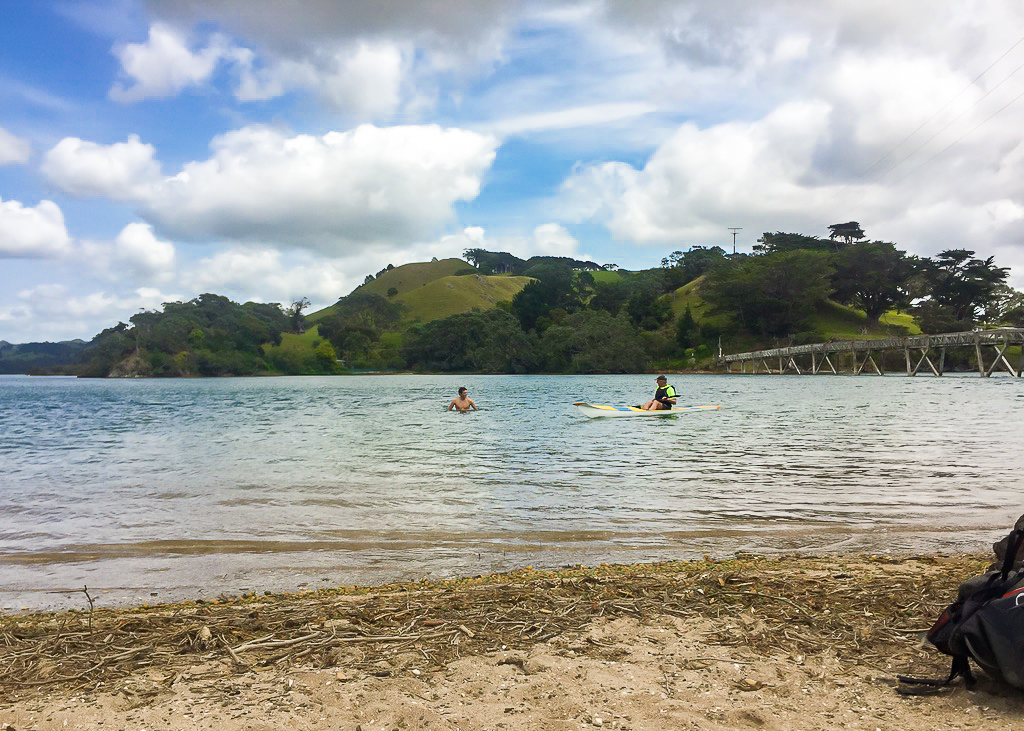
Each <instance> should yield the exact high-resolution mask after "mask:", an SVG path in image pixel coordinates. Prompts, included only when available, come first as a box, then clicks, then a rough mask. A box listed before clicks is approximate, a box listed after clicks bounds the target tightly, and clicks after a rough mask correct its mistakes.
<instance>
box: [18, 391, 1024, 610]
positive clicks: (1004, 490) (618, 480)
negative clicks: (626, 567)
mask: <svg viewBox="0 0 1024 731" xmlns="http://www.w3.org/2000/svg"><path fill="white" fill-rule="evenodd" d="M671 382H672V383H673V384H674V385H675V386H676V388H677V390H679V391H680V392H681V394H682V397H681V398H680V403H681V404H684V403H721V404H722V407H723V408H722V410H721V411H710V412H703V413H692V414H687V415H680V416H677V417H669V418H658V419H594V420H591V419H586V418H584V417H583V416H581V415H579V414H578V413H577V412H576V411H575V410H574V409H573V408H572V407H571V403H572V402H573V401H575V400H581V399H586V400H589V401H597V402H611V403H637V402H639V401H641V400H642V399H644V398H645V397H649V395H650V394H651V393H653V390H654V377H653V376H651V375H643V376H589V377H570V376H518V377H517V376H462V377H448V376H357V377H344V378H337V377H336V378H252V379H248V378H237V379H210V380H102V381H100V380H77V379H50V378H27V377H0V480H2V483H0V516H2V517H0V608H5V609H20V608H22V607H34V608H42V607H65V606H68V607H78V606H81V605H82V604H83V601H84V599H83V595H82V594H81V592H79V593H77V594H75V593H74V591H75V590H80V589H81V588H82V587H83V586H88V587H89V592H90V594H91V595H92V596H93V597H94V598H96V599H97V601H98V603H99V604H101V605H112V604H125V603H133V602H142V601H158V600H171V599H176V598H182V597H199V596H205V597H211V596H218V595H220V594H222V593H226V594H236V593H239V592H241V591H246V590H266V589H274V590H283V589H295V588H299V587H310V588H316V587H320V586H331V585H336V584H353V583H360V584H362V583H379V582H385V581H393V580H406V579H416V578H423V577H440V576H454V575H471V574H477V573H482V572H486V571H496V570H504V569H510V568H515V567H521V566H524V565H533V566H535V567H554V566H561V565H565V564H575V563H584V564H594V563H600V562H605V561H607V562H640V561H651V560H660V559H671V558H694V557H699V556H701V555H704V554H712V555H716V556H724V555H731V554H733V553H735V552H737V551H741V550H744V551H759V552H773V551H792V550H799V551H805V552H809V551H825V550H828V551H835V550H857V549H867V550H879V551H884V550H892V551H894V552H907V551H935V550H962V549H969V550H974V549H979V548H981V549H984V548H986V547H987V545H988V544H990V543H991V541H992V540H994V539H996V538H998V537H999V536H1000V535H1002V534H1004V533H1005V532H1006V531H1007V530H1008V529H1009V528H1010V526H1011V525H1012V523H1013V521H1014V520H1015V519H1016V517H1017V516H1018V515H1020V514H1021V513H1022V512H1024V500H1022V497H1021V496H1022V491H1021V487H1022V485H1021V475H1022V474H1024V456H1022V450H1021V445H1022V444H1024V417H1022V407H1024V380H1021V379H1013V378H1010V377H1009V376H1002V377H993V378H990V379H982V378H979V377H978V376H977V375H969V376H968V375H964V376H948V375H947V376H943V377H942V378H934V377H917V378H907V377H903V376H896V375H892V376H885V377H877V376H860V377H851V376H838V377H837V376H786V377H779V376H767V375H765V376H676V377H674V378H673V379H671ZM460 385H466V386H468V387H469V389H470V396H471V397H472V398H473V399H474V400H475V401H476V402H477V404H479V405H480V407H481V411H479V412H476V413H471V414H457V413H446V412H444V406H445V405H446V404H447V402H448V400H449V399H450V398H451V397H452V396H454V394H455V390H456V388H457V387H458V386H460Z"/></svg>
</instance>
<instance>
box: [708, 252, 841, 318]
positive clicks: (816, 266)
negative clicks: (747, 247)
mask: <svg viewBox="0 0 1024 731" xmlns="http://www.w3.org/2000/svg"><path fill="white" fill-rule="evenodd" d="M832 272H833V269H832V266H831V265H830V264H829V261H828V255H827V254H825V253H824V252H814V251H790V252H786V253H781V254H772V255H769V256H752V257H747V258H745V259H739V260H736V259H732V260H730V264H729V265H728V266H724V267H719V268H717V269H714V270H712V271H711V273H710V274H709V275H708V276H707V277H706V278H705V280H704V286H703V287H702V289H701V294H702V295H703V297H704V300H705V302H707V303H708V305H709V306H710V307H711V312H712V313H724V314H728V315H732V316H735V317H738V319H739V321H740V324H741V325H742V326H743V327H745V328H746V329H747V330H750V331H752V332H757V333H760V334H761V335H763V336H776V337H779V336H784V335H789V334H790V333H792V332H795V331H796V329H797V327H798V326H799V325H800V324H801V323H802V321H803V320H805V319H806V318H808V317H809V316H810V315H811V314H812V313H813V312H814V308H815V306H816V305H817V304H818V303H819V302H822V301H824V299H825V298H826V297H827V296H828V294H829V292H830V291H831V285H830V282H829V279H830V277H831V275H832Z"/></svg>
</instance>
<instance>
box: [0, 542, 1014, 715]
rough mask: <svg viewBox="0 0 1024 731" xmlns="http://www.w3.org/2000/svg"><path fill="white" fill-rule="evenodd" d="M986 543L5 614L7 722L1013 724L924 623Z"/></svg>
mask: <svg viewBox="0 0 1024 731" xmlns="http://www.w3.org/2000/svg"><path fill="white" fill-rule="evenodd" d="M990 560H991V554H989V555H956V556H937V555H930V556H902V557H891V556H877V555H856V556H850V555H846V556H813V557H810V556H785V557H772V558H770V559H768V558H762V557H756V556H739V557H737V558H734V559H730V560H727V561H712V560H710V559H705V560H704V561H696V562H686V563H667V564H656V565H640V566H600V567H592V568H584V567H577V568H573V569H564V570H562V571H557V572H548V571H544V572H540V571H532V570H524V571H519V572H515V573H511V574H501V575H494V576H483V577H476V578H472V579H462V580H453V581H442V582H421V583H416V584H408V585H400V586H399V585H396V586H386V587H340V588H337V589H333V590H324V591H318V592H310V593H304V594H287V595H282V594H278V595H268V594H265V593H253V594H249V595H247V596H244V597H223V598H221V599H219V600H217V601H206V602H198V601H197V602H183V603H179V604H174V605H160V606H149V607H137V608H133V609H122V610H108V609H104V608H102V607H98V606H96V607H93V608H92V609H91V610H88V609H86V610H82V611H74V612H59V613H36V614H25V615H16V616H5V617H3V618H2V620H0V621H2V625H0V631H2V637H3V641H4V644H5V646H6V647H5V652H4V655H5V657H4V660H3V669H2V671H0V684H2V685H0V692H2V696H0V729H4V730H5V731H10V730H11V729H16V730H17V731H27V730H29V729H137V730H140V731H141V730H142V729H145V730H146V731H153V730H157V729H170V730H172V731H179V730H180V731H185V730H192V729H218V730H224V731H272V730H274V731H276V730H277V729H285V728H286V729H301V730H306V729H309V730H320V729H324V730H326V729H359V730H360V731H371V730H373V731H397V730H402V729H465V730H476V729H480V730H483V729H531V730H532V729H536V730H538V731H539V730H540V729H545V730H548V729H582V728H608V729H622V730H627V729H633V730H635V731H642V730H646V729H702V730H705V729H706V730H709V731H717V730H722V729H774V730H777V731H812V730H821V731H824V730H825V729H829V730H831V729H836V728H846V729H865V730H866V731H876V730H879V729H880V730H883V731H889V730H896V729H900V730H903V731H908V730H916V729H920V730H922V731H923V730H924V729H928V730H932V729H969V728H978V729H993V728H998V729H1008V730H1014V729H1020V730H1021V731H1024V697H1022V695H1021V694H1019V693H1017V692H1014V691H1011V690H1009V689H1007V688H1005V687H1003V686H999V685H997V684H995V683H993V682H991V681H989V680H987V679H985V678H984V677H981V679H980V680H979V683H978V685H977V686H976V687H975V688H974V689H971V690H968V689H966V688H964V687H963V686H961V685H958V686H956V687H954V688H950V689H947V690H944V691H943V692H942V693H940V694H937V695H928V696H912V697H911V696H903V695H900V694H898V693H897V692H896V689H895V677H896V675H897V674H902V673H909V674H913V675H923V676H940V675H944V674H945V673H946V672H947V670H948V658H946V657H945V656H942V655H940V654H939V653H937V652H936V651H935V650H934V649H933V648H930V647H925V646H922V645H921V642H920V633H921V632H922V631H923V630H925V629H926V628H927V627H928V626H929V625H930V624H931V621H932V620H933V618H934V616H936V615H937V613H938V612H939V611H940V610H941V608H942V607H944V606H945V605H946V604H947V603H948V602H949V601H950V598H951V597H952V596H953V594H954V592H955V589H956V586H957V585H958V584H959V582H960V581H961V580H963V579H964V578H966V577H968V576H970V575H973V574H976V573H979V572H980V571H981V570H983V569H984V567H985V566H986V565H987V564H988V563H989V561H990Z"/></svg>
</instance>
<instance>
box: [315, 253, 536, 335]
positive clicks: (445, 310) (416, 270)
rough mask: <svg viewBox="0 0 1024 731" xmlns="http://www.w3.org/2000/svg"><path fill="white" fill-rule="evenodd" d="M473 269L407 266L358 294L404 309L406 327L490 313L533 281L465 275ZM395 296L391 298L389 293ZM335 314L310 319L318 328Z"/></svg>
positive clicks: (445, 262) (458, 264) (452, 264)
mask: <svg viewBox="0 0 1024 731" xmlns="http://www.w3.org/2000/svg"><path fill="white" fill-rule="evenodd" d="M468 269H472V267H471V266H470V265H469V264H467V263H466V262H464V261H463V260H462V259H441V260H439V261H428V262H417V263H415V264H404V265H402V266H400V267H395V268H394V269H391V270H388V271H386V272H382V273H381V274H380V276H378V277H376V278H375V279H373V280H372V281H370V282H367V283H366V284H364V285H362V286H360V287H358V288H357V289H356V291H359V292H366V293H369V294H376V295H380V296H381V297H388V299H390V300H391V301H393V302H397V303H399V304H401V305H402V306H403V311H402V321H403V322H404V323H406V324H411V323H424V322H431V321H432V320H439V319H441V318H444V317H449V316H450V315H458V314H461V313H463V312H472V311H473V310H474V309H478V310H489V309H492V308H493V307H494V306H495V305H496V304H497V303H498V302H501V301H502V300H511V299H512V298H513V297H515V296H516V293H518V292H519V290H521V289H522V288H523V287H525V286H526V285H527V283H528V282H529V281H530V278H529V277H511V276H504V275H494V276H484V275H480V274H462V275H459V276H455V274H456V272H465V271H466V270H468ZM389 292H391V294H390V295H389V294H388V293H389ZM332 310H333V305H332V306H330V307H326V308H324V309H322V310H319V311H317V312H314V313H311V314H309V315H307V316H306V321H307V322H308V323H309V324H310V325H315V324H316V322H317V321H318V320H320V319H321V318H322V317H324V316H325V315H327V314H329V313H330V312H331V311H332Z"/></svg>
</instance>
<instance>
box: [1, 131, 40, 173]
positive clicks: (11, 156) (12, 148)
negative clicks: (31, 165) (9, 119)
mask: <svg viewBox="0 0 1024 731" xmlns="http://www.w3.org/2000/svg"><path fill="white" fill-rule="evenodd" d="M31 154H32V144H31V143H30V142H29V141H28V140H24V139H22V138H20V137H15V136H14V135H13V134H11V133H10V132H8V131H7V130H6V129H4V128H3V127H0V165H11V164H20V163H26V162H28V159H29V156H30V155H31Z"/></svg>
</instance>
